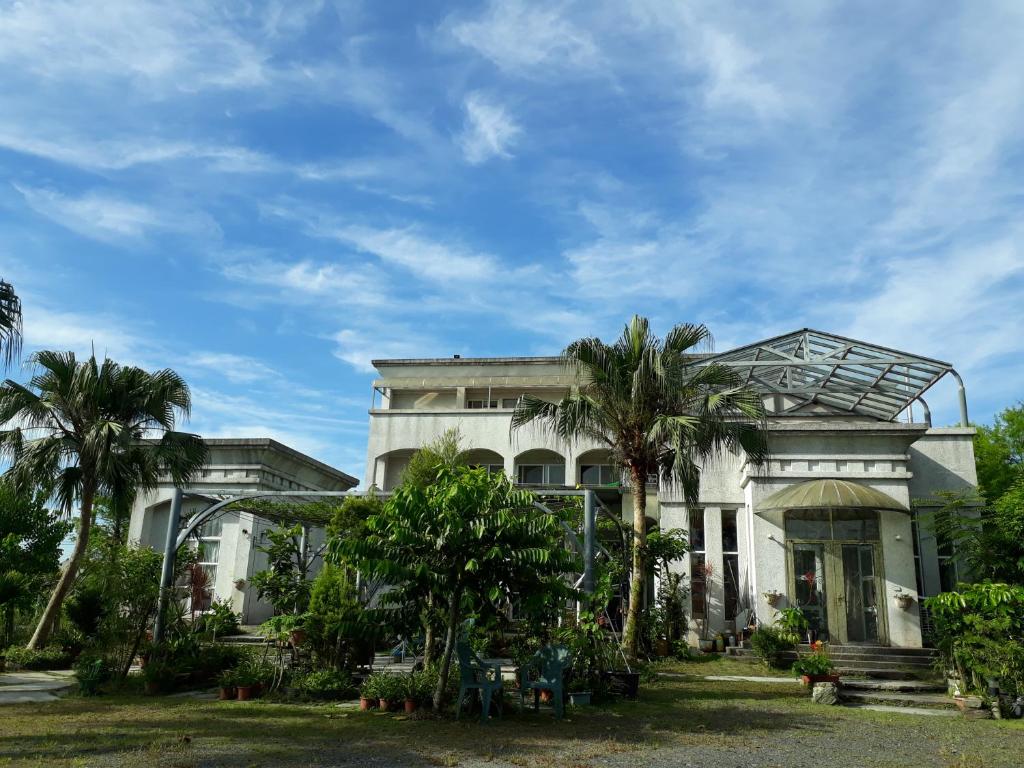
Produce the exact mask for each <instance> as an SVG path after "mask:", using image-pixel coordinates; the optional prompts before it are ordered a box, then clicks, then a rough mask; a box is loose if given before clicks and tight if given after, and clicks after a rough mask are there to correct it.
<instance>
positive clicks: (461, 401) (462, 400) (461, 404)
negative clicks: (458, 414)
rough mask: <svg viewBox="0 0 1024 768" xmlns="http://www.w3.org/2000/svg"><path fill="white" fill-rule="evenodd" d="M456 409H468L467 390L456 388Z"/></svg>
mask: <svg viewBox="0 0 1024 768" xmlns="http://www.w3.org/2000/svg"><path fill="white" fill-rule="evenodd" d="M455 407H456V408H457V409H460V410H461V409H464V408H465V407H466V388H465V387H456V388H455Z"/></svg>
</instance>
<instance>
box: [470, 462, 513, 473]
mask: <svg viewBox="0 0 1024 768" xmlns="http://www.w3.org/2000/svg"><path fill="white" fill-rule="evenodd" d="M470 466H471V467H472V468H473V469H486V470H487V474H489V475H496V474H498V473H499V472H504V471H505V465H504V464H471V465H470Z"/></svg>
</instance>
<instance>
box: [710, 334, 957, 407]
mask: <svg viewBox="0 0 1024 768" xmlns="http://www.w3.org/2000/svg"><path fill="white" fill-rule="evenodd" d="M712 363H715V364H718V365H727V366H729V367H731V368H734V369H736V370H737V371H738V372H739V373H740V374H741V376H743V378H744V381H745V383H746V384H748V385H751V386H753V387H755V388H756V389H758V390H760V391H761V392H763V393H765V394H770V395H785V396H787V397H789V398H792V399H793V400H794V401H795V402H794V403H793V404H791V405H789V406H787V407H786V408H784V409H783V410H782V411H781V413H793V412H795V411H798V410H800V409H801V408H804V407H805V406H807V405H811V404H815V403H818V404H821V405H825V406H828V407H830V408H834V409H836V410H838V411H840V412H842V411H845V412H848V413H851V414H861V415H866V416H871V417H873V418H876V419H879V420H881V421H894V420H895V419H896V417H897V416H898V415H899V414H900V413H902V412H903V410H904V409H906V408H907V407H908V406H909V405H910V404H911V403H913V402H914V401H915V400H919V401H921V403H922V404H923V405H924V407H925V409H926V413H927V404H926V403H925V402H924V400H923V399H922V395H923V394H924V393H925V392H926V391H927V390H928V389H929V388H930V387H931V386H932V385H934V384H935V382H937V381H938V380H939V379H941V378H942V377H943V376H945V375H946V374H947V373H948V374H951V375H952V376H953V377H954V378H956V380H957V383H958V384H959V394H960V421H961V426H965V427H966V426H968V421H967V399H966V394H965V391H964V386H963V380H962V379H961V378H960V375H959V374H958V373H957V372H956V371H955V370H954V369H953V366H952V365H950V364H949V363H945V362H942V361H941V360H934V359H932V358H928V357H921V356H919V355H913V354H910V353H908V352H900V351H899V350H895V349H890V348H888V347H882V346H878V345H877V344H870V343H868V342H865V341H858V340H857V339H850V338H847V337H845V336H838V335H836V334H833V333H826V332H824V331H818V330H814V329H812V328H803V329H801V330H799V331H794V332H793V333H787V334H783V335H781V336H775V337H774V338H770V339H765V340H764V341H759V342H755V343H754V344H748V345H746V346H743V347H738V348H737V349H732V350H729V351H727V352H722V353H720V354H715V355H711V356H709V357H707V358H705V359H703V360H701V361H700V363H699V364H700V365H709V364H712Z"/></svg>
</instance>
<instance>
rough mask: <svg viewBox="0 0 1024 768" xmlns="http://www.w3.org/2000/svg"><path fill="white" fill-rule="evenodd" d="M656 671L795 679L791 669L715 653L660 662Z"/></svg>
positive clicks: (656, 666)
mask: <svg viewBox="0 0 1024 768" xmlns="http://www.w3.org/2000/svg"><path fill="white" fill-rule="evenodd" d="M654 669H656V670H657V671H658V672H671V673H673V674H681V675H698V676H703V675H743V676H746V677H751V676H752V677H789V678H792V677H793V673H792V672H791V671H790V670H789V669H770V668H769V667H768V666H766V665H765V664H761V663H760V662H756V661H745V660H740V659H737V658H735V657H733V656H725V655H721V656H720V655H718V654H715V653H709V654H703V655H699V656H697V655H695V656H693V657H691V658H690V659H687V660H686V661H677V660H675V659H672V660H666V661H660V662H658V663H657V664H656V665H655V667H654Z"/></svg>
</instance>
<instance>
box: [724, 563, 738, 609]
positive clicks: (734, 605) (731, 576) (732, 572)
mask: <svg viewBox="0 0 1024 768" xmlns="http://www.w3.org/2000/svg"><path fill="white" fill-rule="evenodd" d="M722 560H723V562H722V566H723V568H724V569H725V573H724V574H722V576H723V580H724V582H725V618H726V619H727V620H728V619H735V618H736V614H737V613H739V610H740V578H739V576H740V556H739V555H725V556H724V557H723V558H722Z"/></svg>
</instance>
